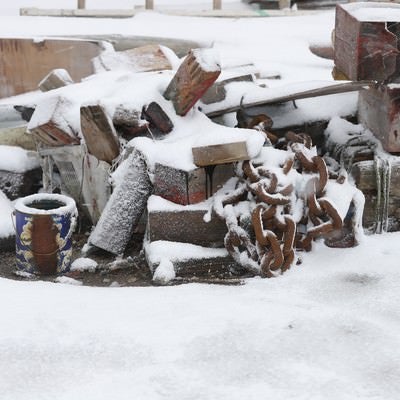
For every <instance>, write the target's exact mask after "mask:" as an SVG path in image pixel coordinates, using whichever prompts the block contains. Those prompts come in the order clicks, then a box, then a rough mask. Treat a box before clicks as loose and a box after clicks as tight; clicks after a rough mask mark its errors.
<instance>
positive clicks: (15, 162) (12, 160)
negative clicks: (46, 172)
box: [0, 145, 40, 173]
mask: <svg viewBox="0 0 400 400" xmlns="http://www.w3.org/2000/svg"><path fill="white" fill-rule="evenodd" d="M39 166H40V163H39V157H38V155H37V153H36V152H35V151H29V150H24V149H22V148H21V147H17V146H6V145H0V170H3V171H11V172H20V173H22V172H26V171H29V170H31V169H34V168H38V167H39Z"/></svg>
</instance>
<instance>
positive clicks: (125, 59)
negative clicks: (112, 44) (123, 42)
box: [93, 44, 172, 72]
mask: <svg viewBox="0 0 400 400" xmlns="http://www.w3.org/2000/svg"><path fill="white" fill-rule="evenodd" d="M93 63H94V65H95V67H96V70H97V71H101V70H103V71H114V70H121V69H125V70H126V69H127V70H130V71H133V72H149V71H162V70H168V69H172V66H171V63H170V62H169V60H168V58H167V57H166V56H165V54H164V52H163V51H162V49H161V47H160V46H159V45H154V44H149V45H146V46H141V47H137V48H134V49H130V50H125V51H117V52H109V51H108V52H105V53H103V54H100V55H99V56H98V57H95V58H94V59H93Z"/></svg>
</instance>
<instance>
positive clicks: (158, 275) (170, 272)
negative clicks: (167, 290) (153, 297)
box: [153, 258, 175, 285]
mask: <svg viewBox="0 0 400 400" xmlns="http://www.w3.org/2000/svg"><path fill="white" fill-rule="evenodd" d="M173 279H175V268H174V264H173V263H172V262H171V261H170V260H168V259H167V258H162V259H161V261H160V264H159V265H158V267H157V268H156V270H155V271H154V274H153V281H154V282H156V283H158V284H160V285H165V284H166V283H168V282H170V281H172V280H173Z"/></svg>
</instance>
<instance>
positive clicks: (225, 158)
mask: <svg viewBox="0 0 400 400" xmlns="http://www.w3.org/2000/svg"><path fill="white" fill-rule="evenodd" d="M192 153H193V161H194V163H195V165H197V166H198V167H206V166H208V165H216V164H227V163H232V162H236V161H241V160H248V159H250V156H249V154H248V152H247V145H246V142H235V143H224V144H216V145H212V146H202V147H193V148H192Z"/></svg>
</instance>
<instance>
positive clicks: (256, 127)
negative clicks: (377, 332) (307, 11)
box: [0, 6, 400, 284]
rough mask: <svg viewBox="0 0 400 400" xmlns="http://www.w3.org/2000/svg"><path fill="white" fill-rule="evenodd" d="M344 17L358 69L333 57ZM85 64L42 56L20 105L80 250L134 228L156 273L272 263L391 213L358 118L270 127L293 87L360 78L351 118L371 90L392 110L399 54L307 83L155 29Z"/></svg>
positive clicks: (392, 224)
mask: <svg viewBox="0 0 400 400" xmlns="http://www.w3.org/2000/svg"><path fill="white" fill-rule="evenodd" d="M351 7H353V6H351ZM351 7H350V8H351ZM350 8H349V10H350ZM338 10H342V11H343V10H344V11H343V12H344V13H342V14H341V12H342V11H338V17H337V18H339V21H341V19H342V18H344V19H346V20H347V17H348V15H347V14H348V13H349V11H348V10H347V11H346V8H345V6H343V8H342V7H341V6H338ZM353 17H354V16H353ZM353 17H352V18H353ZM358 22H359V21H357V19H356V18H353V19H351V23H353V24H358ZM349 23H350V22H349ZM361 25H363V23H361ZM343 29H344V30H348V29H349V26H348V25H346V24H345V25H342V24H341V22H340V23H339V22H337V26H336V30H335V32H336V33H335V35H336V39H335V64H336V73H337V74H339V72H338V71H340V72H341V74H342V75H343V74H350V72H351V71H353V69H352V68H350V69H345V67H343V65H344V66H347V64H346V62H345V63H344V64H342V61H343V59H346V57H347V54H348V50H346V49H344V50H343V49H342V50H340V49H341V48H342V47H343V46H345V40H344V39H343V37H346V35H350V34H351V35H356V36H357V35H361V36H362V32H363V31H362V29H361V30H360V29H356V30H354V31H351V32H350V33H345V34H343V32H342V31H343ZM392 30H393V29H392ZM354 32H356V33H354ZM360 32H361V33H360ZM396 32H397V31H396ZM343 35H345V36H343ZM352 37H353V36H352ZM340 40H342V41H343V43H342V44H340ZM358 40H359V41H362V40H361V38H359V39H358ZM336 43H339V44H338V45H337V46H336ZM365 57H367V56H365ZM385 60H386V59H385ZM347 62H348V63H356V64H357V65H359V64H362V59H361V61H360V60H358V61H357V60H350V59H347ZM385 62H386V61H385ZM93 65H94V67H93V68H94V70H95V72H96V73H95V74H92V75H89V76H87V77H86V78H84V79H83V80H82V81H81V82H77V80H75V82H74V79H73V78H71V76H72V74H71V76H70V75H69V73H68V72H67V70H64V69H60V68H57V69H55V70H53V71H50V72H48V71H47V72H46V74H45V77H44V78H43V79H41V80H40V84H39V87H40V90H41V93H40V95H38V96H37V97H36V98H35V101H33V102H31V103H29V104H28V103H25V104H22V105H21V104H18V105H17V106H18V107H16V109H17V110H18V111H19V112H21V113H22V114H23V115H24V116H25V117H26V119H28V120H29V123H28V131H29V133H30V134H31V136H32V137H33V138H34V141H35V143H36V147H37V153H38V154H39V159H40V166H41V171H42V178H43V180H42V184H43V190H44V191H45V192H48V193H51V192H62V193H64V194H68V195H69V196H71V197H73V198H74V200H75V201H76V203H77V206H78V208H79V211H80V218H81V219H84V220H85V221H86V222H88V223H89V225H90V226H91V230H90V233H89V235H88V239H87V244H86V246H85V249H84V254H83V255H85V254H89V252H90V251H96V250H97V249H101V250H104V251H106V252H108V253H110V254H112V255H113V256H115V257H117V258H120V257H129V256H131V254H129V243H130V241H131V238H132V235H133V233H135V232H143V233H144V239H143V250H144V254H145V257H146V261H147V263H148V266H149V268H150V270H151V273H152V274H153V279H154V280H155V281H156V282H158V283H160V284H166V283H168V282H170V281H171V280H174V279H178V278H179V279H184V278H185V277H186V278H187V277H201V276H208V277H211V278H215V277H219V276H224V277H225V278H229V277H232V276H237V275H243V274H246V275H261V276H263V277H268V278H270V277H275V276H277V275H279V274H282V273H284V272H285V271H286V270H288V269H289V268H291V267H292V266H293V265H295V264H297V263H300V262H301V258H300V257H299V253H300V252H302V251H310V250H311V249H312V246H313V242H314V240H316V239H318V238H322V239H324V240H325V243H326V244H327V245H328V246H332V247H350V246H355V245H357V243H358V241H359V240H360V238H361V236H362V234H363V224H364V226H365V227H367V228H368V230H370V231H374V232H380V231H383V230H397V229H399V228H400V215H398V210H397V207H396V203H397V197H399V196H400V195H399V194H398V193H397V191H396V190H397V188H396V184H395V182H396V179H397V176H398V174H399V172H398V169H399V168H398V165H400V163H397V159H396V160H395V157H393V158H390V157H388V156H386V155H385V154H387V153H385V151H384V150H388V145H386V144H385V140H384V138H382V137H381V136H379V134H377V133H376V132H375V131H373V129H372V127H371V126H369V125H368V123H366V124H365V125H366V127H363V126H361V125H355V124H353V123H351V122H348V121H346V120H344V119H341V118H339V117H335V118H333V119H331V118H327V117H325V120H323V119H322V120H318V121H313V122H315V125H314V126H313V128H312V129H314V131H313V133H312V135H311V133H310V132H309V133H310V134H308V133H306V132H305V131H306V129H305V127H306V126H307V124H305V123H304V121H303V122H300V123H298V124H297V125H296V126H293V127H292V128H293V129H288V127H287V126H286V127H283V128H281V129H277V128H275V124H276V121H277V120H278V121H279V113H282V110H284V112H285V115H287V114H295V113H296V112H295V110H297V108H296V107H297V106H296V104H295V103H294V102H295V101H297V100H298V99H304V98H308V99H310V98H313V97H315V96H321V95H326V94H332V93H340V92H343V91H354V90H362V92H363V94H362V95H361V96H360V98H361V100H360V108H359V112H360V120H361V121H364V119H363V115H364V116H366V115H369V114H370V112H369V111H367V109H368V107H369V106H368V107H367V106H366V104H367V103H366V102H365V101H364V100H365V98H366V97H368V96H371V93H375V91H379V93H381V92H382V91H384V92H385V91H386V92H385V93H386V94H385V96H386V97H385V98H388V99H389V98H390V100H388V104H389V103H390V107H389V106H388V107H389V108H386V109H385V111H382V107H381V108H379V107H377V105H376V104H373V105H371V107H372V108H373V110H374V111H373V112H375V111H376V112H378V111H377V109H378V108H379V110H380V111H379V112H383V113H384V114H385V113H386V114H390V115H393V112H394V111H393V110H395V109H394V107H395V102H396V101H397V100H396V99H395V98H394V97H392V98H391V97H390V96H389V95H387V92H388V91H391V90H395V89H393V85H395V83H393V82H395V81H396V79H397V75H398V74H397V72H398V71H397V69H395V70H393V73H392V74H391V75H390V77H386V78H387V79H389V78H390V79H391V82H392V83H391V84H390V85H387V84H386V82H385V83H384V84H383V83H382V85H381V86H380V88H378V89H377V88H375V87H374V85H375V82H371V81H368V82H365V81H364V80H365V79H369V80H370V79H374V80H375V79H378V77H377V76H375V75H368V74H366V73H364V72H365V71H364V70H363V71H364V72H360V73H357V75H354V76H353V75H352V76H351V79H354V80H356V81H358V82H345V83H343V84H337V83H330V84H327V85H323V86H321V84H320V83H311V84H309V85H308V86H307V85H305V86H303V87H299V88H296V89H294V88H293V87H292V88H287V89H283V90H282V89H281V90H280V91H279V93H278V94H276V95H274V94H273V90H272V89H267V88H264V87H261V86H260V85H258V84H257V82H256V81H255V78H254V76H253V75H252V74H248V73H243V71H240V72H238V71H232V70H231V71H229V70H224V69H222V68H221V64H220V61H219V58H218V54H217V53H216V51H215V50H214V49H212V48H197V49H192V50H191V51H190V52H189V53H188V54H187V56H186V57H185V58H183V59H179V58H178V57H177V56H176V55H175V54H174V53H173V51H172V50H170V49H168V48H166V47H164V46H159V45H146V46H142V47H139V48H135V49H132V50H124V51H121V52H115V51H113V50H112V49H110V48H109V47H107V46H106V50H105V51H103V52H102V53H100V54H96V55H95V56H94V60H93ZM357 68H358V67H357ZM357 68H356V69H357ZM396 68H397V67H396ZM396 71H397V72H396ZM378 72H379V69H378ZM351 73H352V72H351ZM377 74H378V75H379V73H377ZM396 74H397V75H396ZM386 78H385V79H386ZM371 86H372V88H371ZM372 96H374V95H372ZM363 99H364V100H363ZM368 101H369V100H368ZM291 102H292V103H291ZM277 103H278V105H276V104H277ZM282 104H283V105H282ZM368 104H369V103H368ZM385 104H386V103H385ZM396 104H397V103H396ZM289 106H291V107H292V109H291V110H290V109H289ZM268 107H269V108H268ZM273 107H275V108H273ZM267 110H271V113H269V112H267ZM396 110H397V109H396ZM373 112H371V113H372V114H373ZM228 115H229V118H228ZM396 115H397V114H396ZM211 117H212V118H214V119H211ZM225 117H226V119H225ZM280 118H281V119H282V118H283V117H282V116H280ZM228 119H230V120H231V121H232V119H234V123H233V124H232V123H229V122H227V120H228ZM217 122H219V123H217ZM390 124H391V125H390V126H391V127H390V128H388V125H386V128H387V129H386V128H385V129H386V131H385V132H386V135H388V132H389V131H390V132H392V133H390V134H389V136H390V137H387V143H390V146H394V145H393V138H395V139H397V136H396V135H395V133H394V132H395V128H397V126H398V121H397V122H396V121H394V120H390ZM396 124H397V125H396ZM293 125H295V124H293ZM325 128H326V129H325ZM367 128H370V129H371V130H372V131H373V132H374V133H375V136H374V135H373V134H372V133H371V131H370V130H368V129H367ZM392 128H393V129H392ZM396 132H397V130H396ZM311 136H312V138H311ZM316 143H317V144H318V147H317V146H316ZM382 146H383V150H382ZM393 148H394V147H390V149H393ZM38 165H39V161H37V165H36V166H38ZM0 178H1V174H0ZM353 181H355V183H356V186H355V185H354V184H353ZM0 182H1V180H0ZM3 186H4V185H3ZM13 186H15V185H13ZM3 191H5V190H4V189H3ZM364 196H365V197H366V199H367V205H366V213H364V216H363V208H364ZM9 197H10V198H11V196H9Z"/></svg>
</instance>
